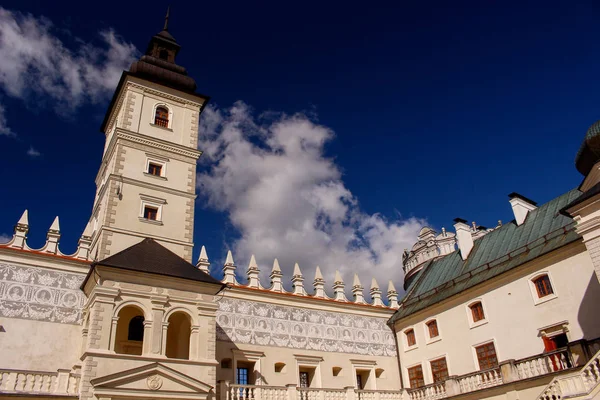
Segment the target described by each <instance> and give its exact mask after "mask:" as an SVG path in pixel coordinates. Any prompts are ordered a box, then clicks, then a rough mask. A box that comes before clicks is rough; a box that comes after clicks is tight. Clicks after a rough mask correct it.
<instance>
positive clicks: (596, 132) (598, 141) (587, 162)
mask: <svg viewBox="0 0 600 400" xmlns="http://www.w3.org/2000/svg"><path fill="white" fill-rule="evenodd" d="M599 160H600V120H598V121H596V122H594V123H593V124H592V126H590V127H589V128H588V130H587V132H586V133H585V139H583V143H581V147H579V151H578V152H577V156H575V166H576V167H577V170H578V171H579V172H580V173H581V174H582V175H584V176H587V174H588V173H589V172H590V170H591V169H592V167H593V166H594V164H596V163H597V162H598V161H599Z"/></svg>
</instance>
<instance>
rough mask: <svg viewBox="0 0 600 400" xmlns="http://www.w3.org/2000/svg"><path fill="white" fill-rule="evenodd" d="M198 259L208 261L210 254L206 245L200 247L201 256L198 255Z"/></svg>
mask: <svg viewBox="0 0 600 400" xmlns="http://www.w3.org/2000/svg"><path fill="white" fill-rule="evenodd" d="M198 261H199V262H200V261H204V262H208V254H206V249H205V248H204V246H202V248H201V249H200V256H199V257H198Z"/></svg>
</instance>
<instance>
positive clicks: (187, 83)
mask: <svg viewBox="0 0 600 400" xmlns="http://www.w3.org/2000/svg"><path fill="white" fill-rule="evenodd" d="M180 49H181V46H180V45H179V43H177V40H175V38H174V37H173V35H171V33H169V9H167V15H166V16H165V25H164V27H163V30H162V31H160V32H158V33H157V34H156V35H154V36H153V37H152V39H150V43H148V47H147V49H146V53H145V54H144V55H143V56H142V57H141V58H140V59H139V60H138V61H135V62H134V63H133V64H131V67H130V68H129V74H130V75H133V76H137V77H140V78H143V79H146V80H149V81H151V82H155V83H158V84H161V85H164V86H168V87H170V88H173V89H177V90H181V91H183V92H187V93H194V92H195V91H196V81H195V80H194V79H193V78H191V77H190V76H188V74H187V71H186V69H185V68H184V67H182V66H180V65H177V64H176V63H175V58H176V57H177V53H179V50H180Z"/></svg>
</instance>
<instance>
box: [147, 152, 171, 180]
mask: <svg viewBox="0 0 600 400" xmlns="http://www.w3.org/2000/svg"><path fill="white" fill-rule="evenodd" d="M168 161H169V159H168V158H164V157H160V156H156V155H154V154H146V168H145V170H144V173H145V174H146V175H149V176H153V177H157V178H163V179H166V175H167V162H168Z"/></svg>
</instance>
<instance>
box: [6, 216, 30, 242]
mask: <svg viewBox="0 0 600 400" xmlns="http://www.w3.org/2000/svg"><path fill="white" fill-rule="evenodd" d="M27 232H29V212H28V211H27V210H25V211H24V212H23V215H21V218H19V221H18V222H17V225H15V233H14V236H13V238H12V240H11V241H10V242H8V245H9V246H10V247H14V248H18V249H27V243H26V242H27Z"/></svg>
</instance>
